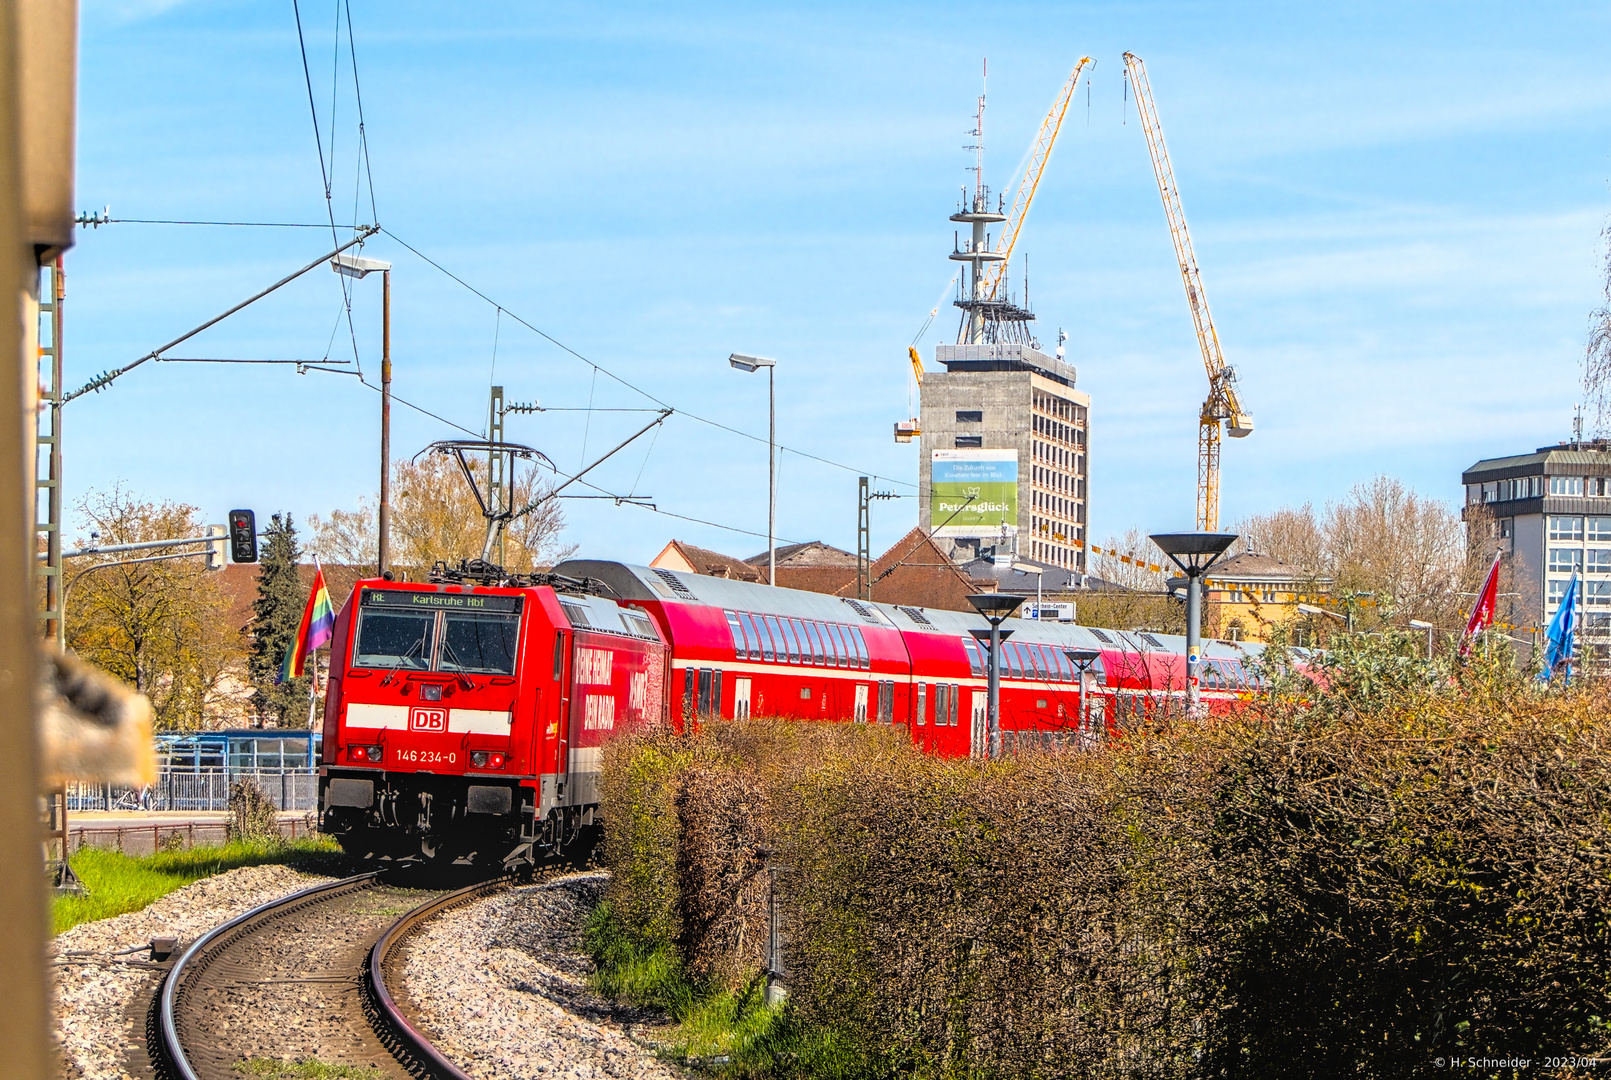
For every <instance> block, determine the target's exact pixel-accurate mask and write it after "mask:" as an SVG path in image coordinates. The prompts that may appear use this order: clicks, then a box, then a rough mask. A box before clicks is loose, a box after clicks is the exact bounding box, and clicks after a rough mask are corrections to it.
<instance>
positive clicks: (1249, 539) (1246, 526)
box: [1236, 503, 1326, 574]
mask: <svg viewBox="0 0 1611 1080" xmlns="http://www.w3.org/2000/svg"><path fill="white" fill-rule="evenodd" d="M1236 532H1237V534H1238V539H1237V542H1236V550H1238V551H1256V552H1258V553H1259V554H1261V555H1268V556H1270V557H1271V558H1275V559H1280V560H1281V561H1282V562H1284V563H1286V564H1287V565H1288V566H1295V567H1297V568H1298V569H1300V570H1306V571H1308V572H1309V573H1311V574H1318V573H1319V572H1320V568H1321V567H1322V566H1323V565H1325V558H1326V557H1325V537H1324V536H1323V535H1322V534H1321V531H1320V520H1319V518H1317V517H1316V516H1315V508H1314V504H1313V503H1304V504H1303V505H1302V506H1300V507H1297V508H1296V509H1294V508H1293V507H1290V506H1284V507H1282V508H1281V509H1279V510H1275V511H1272V512H1271V513H1268V514H1253V515H1251V516H1249V517H1246V518H1243V519H1242V520H1241V521H1240V522H1238V523H1237V525H1236Z"/></svg>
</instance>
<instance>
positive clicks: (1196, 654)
mask: <svg viewBox="0 0 1611 1080" xmlns="http://www.w3.org/2000/svg"><path fill="white" fill-rule="evenodd" d="M1152 542H1153V543H1154V544H1156V545H1158V550H1159V551H1162V552H1163V553H1164V554H1165V555H1167V556H1169V561H1170V562H1172V563H1174V564H1175V565H1176V566H1178V567H1180V571H1181V573H1183V574H1185V575H1186V702H1187V707H1188V710H1189V711H1190V713H1191V715H1193V716H1196V715H1198V713H1199V711H1200V710H1199V706H1200V705H1201V703H1202V692H1201V690H1200V689H1199V687H1198V685H1197V673H1198V671H1200V670H1201V667H1202V648H1203V575H1204V574H1206V573H1208V568H1209V567H1211V566H1213V565H1214V564H1215V563H1216V562H1218V561H1219V557H1220V556H1221V555H1224V554H1225V552H1226V550H1227V549H1229V548H1230V546H1231V545H1232V544H1233V543H1235V542H1236V534H1235V533H1219V532H1183V533H1154V534H1153V536H1152Z"/></svg>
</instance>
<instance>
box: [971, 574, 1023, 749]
mask: <svg viewBox="0 0 1611 1080" xmlns="http://www.w3.org/2000/svg"><path fill="white" fill-rule="evenodd" d="M1023 602H1024V598H1023V597H1022V596H1013V595H1012V594H1011V593H973V594H971V595H970V596H969V597H968V603H970V604H972V605H973V607H974V610H975V611H977V612H978V613H979V614H980V615H983V616H984V617H985V619H986V621H988V622H989V623H990V630H989V632H988V633H987V632H986V631H984V630H972V631H969V632H970V633H971V634H972V635H973V636H974V637H975V638H976V639H977V640H979V641H980V642H988V643H989V646H990V697H989V704H988V705H987V707H986V709H987V711H986V714H985V715H986V720H985V724H986V731H987V732H988V733H989V734H988V736H987V739H988V742H987V744H986V750H985V753H986V756H988V757H989V758H990V760H992V761H994V760H995V759H996V758H998V757H1000V756H1001V643H1002V642H1003V641H1005V640H1007V638H1009V637H1011V636H1012V633H1013V632H1012V631H1011V630H1003V629H1002V628H1001V624H1002V623H1003V622H1004V621H1005V620H1007V619H1008V618H1009V617H1011V615H1012V613H1013V612H1015V611H1017V610H1018V605H1019V604H1022V603H1023Z"/></svg>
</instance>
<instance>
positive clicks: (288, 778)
mask: <svg viewBox="0 0 1611 1080" xmlns="http://www.w3.org/2000/svg"><path fill="white" fill-rule="evenodd" d="M241 780H250V781H252V782H253V783H255V784H256V785H257V786H258V787H260V788H262V789H263V793H264V794H265V795H267V796H268V797H269V799H270V800H271V801H272V802H273V803H274V805H275V806H276V807H278V808H279V809H281V810H313V809H317V807H318V804H319V774H318V773H317V772H316V771H314V770H312V769H276V770H272V771H261V772H258V771H251V772H247V771H241V770H225V769H201V770H194V769H185V770H179V769H162V770H160V771H159V772H158V773H157V780H156V783H154V784H151V785H150V786H149V787H145V788H125V787H114V786H112V785H110V784H69V785H68V787H67V809H68V811H69V812H71V813H80V814H81V813H85V812H93V811H96V810H195V811H223V810H227V809H229V790H230V788H232V787H233V786H234V785H235V784H236V783H238V782H239V781H241Z"/></svg>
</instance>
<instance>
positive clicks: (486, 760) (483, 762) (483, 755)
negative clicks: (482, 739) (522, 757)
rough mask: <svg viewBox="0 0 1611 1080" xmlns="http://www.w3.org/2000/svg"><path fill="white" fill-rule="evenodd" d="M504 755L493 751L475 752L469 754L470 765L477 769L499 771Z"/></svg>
mask: <svg viewBox="0 0 1611 1080" xmlns="http://www.w3.org/2000/svg"><path fill="white" fill-rule="evenodd" d="M505 760H506V758H505V755H503V754H500V753H498V752H497V751H494V750H476V751H473V752H472V753H471V754H470V764H471V766H473V767H474V768H477V769H501V768H503V763H504V761H505Z"/></svg>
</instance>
